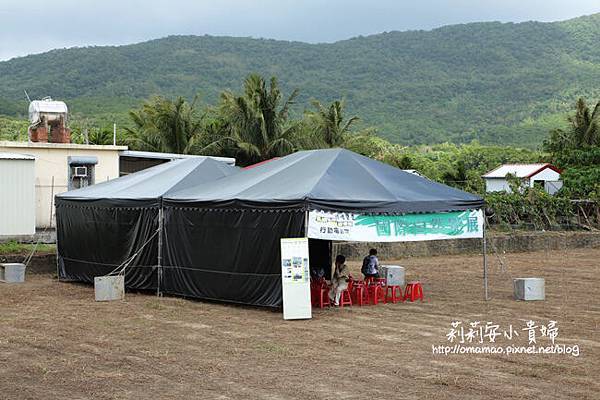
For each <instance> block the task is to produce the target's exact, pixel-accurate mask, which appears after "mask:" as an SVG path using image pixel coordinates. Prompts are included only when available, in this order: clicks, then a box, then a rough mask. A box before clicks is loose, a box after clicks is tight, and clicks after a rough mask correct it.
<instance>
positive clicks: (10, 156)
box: [0, 153, 35, 160]
mask: <svg viewBox="0 0 600 400" xmlns="http://www.w3.org/2000/svg"><path fill="white" fill-rule="evenodd" d="M0 160H35V157H34V156H31V155H29V154H19V153H0Z"/></svg>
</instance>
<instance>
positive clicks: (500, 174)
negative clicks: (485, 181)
mask: <svg viewBox="0 0 600 400" xmlns="http://www.w3.org/2000/svg"><path fill="white" fill-rule="evenodd" d="M546 168H551V169H553V170H554V171H556V172H558V173H560V171H559V170H558V168H556V167H555V166H553V165H551V164H548V163H541V164H504V165H501V166H499V167H498V168H496V169H493V170H491V171H490V172H488V173H487V174H485V175H483V177H484V178H504V177H506V175H507V174H512V175H515V176H516V177H517V178H529V177H531V176H533V175H535V174H537V173H538V172H540V171H542V170H544V169H546Z"/></svg>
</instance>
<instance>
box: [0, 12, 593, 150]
mask: <svg viewBox="0 0 600 400" xmlns="http://www.w3.org/2000/svg"><path fill="white" fill-rule="evenodd" d="M599 38H600V14H594V15H591V16H585V17H581V18H576V19H572V20H568V21H562V22H554V23H539V22H525V23H519V24H514V23H496V22H486V23H473V24H465V25H453V26H447V27H443V28H439V29H435V30H431V31H408V32H390V33H382V34H378V35H373V36H367V37H358V38H353V39H350V40H345V41H340V42H336V43H332V44H306V43H299V42H287V41H276V40H262V39H250V38H231V37H211V36H173V37H167V38H164V39H158V40H153V41H149V42H144V43H139V44H134V45H127V46H118V47H87V48H74V49H63V50H54V51H50V52H47V53H43V54H38V55H32V56H27V57H22V58H17V59H12V60H9V61H5V62H0V114H4V115H8V116H24V115H25V111H26V109H27V103H26V101H25V100H24V94H23V89H27V91H28V93H29V95H30V96H31V97H32V98H34V97H35V98H39V97H43V96H48V95H50V96H52V97H54V98H57V99H62V100H65V101H67V102H68V104H69V106H70V108H71V110H72V112H74V113H75V114H76V115H83V116H86V117H91V118H96V119H98V120H100V121H103V120H104V121H108V120H111V121H112V120H113V119H116V120H118V121H125V113H126V112H127V110H128V109H129V108H130V107H132V106H137V105H138V104H139V103H140V100H141V99H144V98H146V97H148V96H150V95H152V94H157V93H160V94H165V95H170V96H173V95H184V96H186V97H190V98H191V97H193V96H194V95H195V94H196V93H199V94H201V96H202V98H203V100H204V101H206V102H208V103H210V102H214V101H215V99H216V96H217V95H218V93H219V92H220V91H222V90H224V89H238V88H239V87H240V85H241V82H242V80H243V78H244V76H246V75H247V74H248V73H250V72H259V73H261V74H264V75H276V76H277V77H278V78H279V80H280V82H281V85H282V87H283V88H284V89H286V90H291V89H292V88H299V89H300V90H301V96H300V98H299V103H301V104H299V105H298V107H297V109H296V112H298V113H300V112H302V110H303V107H305V106H307V105H308V100H309V99H310V98H317V99H319V100H321V101H330V100H332V99H336V98H340V97H345V98H346V101H347V107H348V111H349V112H350V113H354V114H357V115H359V116H360V117H361V118H362V120H363V124H364V125H373V126H375V127H377V129H378V133H379V134H380V135H381V136H383V137H385V138H387V139H389V140H391V141H393V142H399V143H406V144H420V143H436V142H443V141H454V142H468V141H471V140H472V139H475V138H477V139H479V140H480V141H481V142H482V143H490V144H492V143H493V144H519V145H521V146H523V145H525V146H532V147H534V146H537V145H538V144H539V142H540V140H541V138H543V137H545V136H546V135H547V132H548V129H549V128H550V127H555V126H556V125H557V124H561V123H563V122H562V121H563V120H564V115H565V113H566V112H567V111H568V110H569V108H570V107H571V106H572V104H573V102H574V100H575V99H576V97H578V96H584V97H589V98H590V100H595V99H598V98H600V45H599V40H598V39H599Z"/></svg>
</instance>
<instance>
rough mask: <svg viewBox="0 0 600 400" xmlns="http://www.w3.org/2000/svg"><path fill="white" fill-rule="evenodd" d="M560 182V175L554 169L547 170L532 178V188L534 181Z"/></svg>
mask: <svg viewBox="0 0 600 400" xmlns="http://www.w3.org/2000/svg"><path fill="white" fill-rule="evenodd" d="M558 180H560V174H559V173H558V172H556V171H554V170H553V169H550V168H546V169H544V170H542V171H540V172H538V173H537V174H535V175H533V176H532V177H531V178H530V184H529V186H530V187H533V185H534V181H544V182H545V181H558Z"/></svg>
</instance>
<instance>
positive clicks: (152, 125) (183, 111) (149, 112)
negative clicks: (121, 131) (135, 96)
mask: <svg viewBox="0 0 600 400" xmlns="http://www.w3.org/2000/svg"><path fill="white" fill-rule="evenodd" d="M129 117H130V118H131V120H132V121H133V124H134V126H135V127H134V128H133V129H130V128H126V130H127V132H129V133H130V134H131V137H132V145H133V147H136V148H138V149H140V150H148V151H159V152H166V153H177V154H189V153H191V152H193V149H194V147H195V146H197V143H198V142H199V140H200V137H201V133H202V118H201V117H199V116H198V115H197V111H196V99H194V101H193V102H192V103H191V104H190V103H188V102H187V101H186V100H185V99H184V98H183V97H178V98H176V99H175V100H174V101H172V100H170V99H166V98H164V97H160V96H157V97H154V98H152V99H150V100H149V101H147V102H145V103H144V104H143V105H142V107H141V108H140V109H139V110H132V111H130V112H129Z"/></svg>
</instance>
